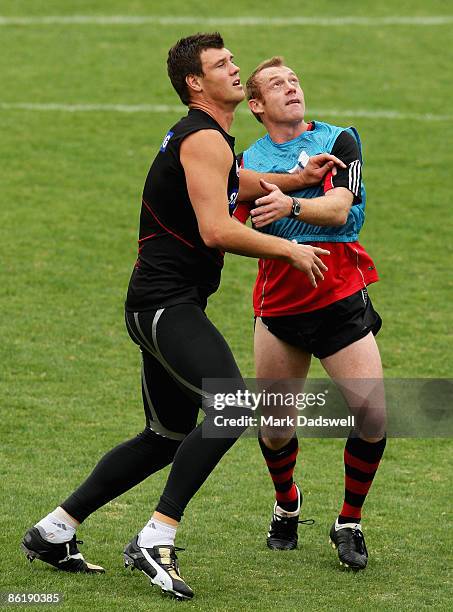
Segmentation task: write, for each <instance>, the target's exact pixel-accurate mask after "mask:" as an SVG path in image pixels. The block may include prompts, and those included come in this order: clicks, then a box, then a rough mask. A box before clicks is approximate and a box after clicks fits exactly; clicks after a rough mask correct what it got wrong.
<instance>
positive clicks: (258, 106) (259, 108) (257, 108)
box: [248, 98, 264, 115]
mask: <svg viewBox="0 0 453 612" xmlns="http://www.w3.org/2000/svg"><path fill="white" fill-rule="evenodd" d="M248 105H249V109H250V110H251V111H252V113H253V114H254V115H262V114H263V112H264V102H262V101H261V100H258V98H251V99H250V100H249V101H248Z"/></svg>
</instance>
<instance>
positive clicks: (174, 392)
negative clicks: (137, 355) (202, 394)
mask: <svg viewBox="0 0 453 612" xmlns="http://www.w3.org/2000/svg"><path fill="white" fill-rule="evenodd" d="M141 353H142V373H141V380H142V397H143V406H144V410H145V417H146V424H147V426H148V427H150V428H151V429H152V430H153V431H154V432H155V433H157V434H159V435H161V436H163V437H166V438H170V439H173V440H183V439H184V437H185V436H186V435H187V434H188V433H190V432H191V431H192V429H193V428H194V427H195V426H196V424H197V416H198V411H199V406H200V401H199V398H197V397H196V396H194V395H190V394H188V393H187V392H186V390H185V389H184V387H183V386H182V385H181V384H179V383H178V382H177V381H176V380H175V378H174V377H173V376H172V375H171V374H169V372H168V371H167V370H166V369H165V368H164V366H163V365H162V364H161V363H160V362H159V361H158V360H157V359H156V357H155V356H154V355H152V354H151V353H149V352H148V351H147V350H145V349H142V351H141Z"/></svg>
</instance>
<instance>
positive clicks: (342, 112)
mask: <svg viewBox="0 0 453 612" xmlns="http://www.w3.org/2000/svg"><path fill="white" fill-rule="evenodd" d="M2 110H3V111H9V110H12V111H15V110H21V111H32V112H33V111H35V112H49V111H50V112H52V111H57V112H64V113H87V112H99V113H178V114H181V115H183V114H185V113H186V112H187V108H186V107H184V106H178V105H176V104H174V105H171V104H132V105H130V104H53V103H52V104H33V103H30V102H17V103H9V102H0V111H2ZM239 112H240V113H241V114H250V111H249V110H248V109H247V108H240V109H239ZM307 115H309V116H310V117H318V116H319V117H321V118H322V117H351V118H354V117H357V118H364V119H395V120H403V121H453V115H439V114H435V113H404V112H399V111H393V110H379V109H376V110H367V109H335V108H324V109H320V108H318V109H309V113H307Z"/></svg>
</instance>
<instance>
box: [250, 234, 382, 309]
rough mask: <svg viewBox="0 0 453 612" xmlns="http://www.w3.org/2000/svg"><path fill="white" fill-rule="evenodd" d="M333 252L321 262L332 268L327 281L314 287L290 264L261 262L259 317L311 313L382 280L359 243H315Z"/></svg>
mask: <svg viewBox="0 0 453 612" xmlns="http://www.w3.org/2000/svg"><path fill="white" fill-rule="evenodd" d="M310 244H311V245H312V246H318V247H321V248H324V249H327V250H328V251H330V255H328V256H325V257H323V256H322V255H321V259H322V260H323V261H324V262H325V263H326V265H327V267H328V268H329V269H328V271H327V272H324V280H323V281H318V286H317V287H312V285H311V284H310V282H309V280H308V277H307V276H306V275H305V274H304V273H303V272H300V271H299V270H296V269H295V268H293V267H292V266H290V265H289V264H287V263H284V262H282V261H280V260H276V259H260V261H259V263H258V275H257V278H256V281H255V286H254V289H253V308H254V311H255V314H256V316H258V317H278V316H285V315H295V314H300V313H302V312H311V311H313V310H319V309H320V308H325V307H326V306H328V305H329V304H332V303H333V302H337V301H338V300H342V299H343V298H346V297H348V296H350V295H352V294H353V293H356V291H359V289H363V288H364V287H366V286H367V285H370V284H371V283H374V282H376V281H377V280H378V278H379V277H378V274H377V272H376V269H375V266H374V263H373V260H372V259H371V257H370V256H369V255H368V253H367V252H366V251H365V249H364V248H363V247H362V246H361V245H360V244H359V243H358V242H311V243H310Z"/></svg>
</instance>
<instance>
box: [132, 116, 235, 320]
mask: <svg viewBox="0 0 453 612" xmlns="http://www.w3.org/2000/svg"><path fill="white" fill-rule="evenodd" d="M199 130H217V131H219V132H220V133H221V134H222V136H223V137H224V138H225V140H226V142H227V143H228V145H229V147H230V148H231V170H230V173H229V176H228V187H227V191H228V192H227V193H226V194H225V195H226V197H227V199H228V202H229V206H230V213H231V214H232V212H233V210H234V207H235V203H236V198H237V194H238V190H239V169H238V165H237V162H236V158H235V155H234V138H233V137H232V136H230V135H229V134H228V133H227V132H225V131H224V130H223V129H222V128H221V127H220V125H219V124H218V123H217V122H216V121H215V120H214V119H213V118H212V117H211V116H210V115H208V114H207V113H205V112H203V111H201V110H198V109H190V110H189V113H188V115H187V116H186V117H184V118H183V119H181V120H180V121H179V122H178V123H177V124H176V125H174V126H173V127H172V128H171V129H170V130H169V132H168V133H167V135H166V136H165V138H164V140H163V142H162V146H161V148H160V150H159V152H158V154H157V156H156V158H155V159H154V162H153V164H152V166H151V168H150V170H149V172H148V176H147V178H146V182H145V187H144V190H143V199H142V208H141V214H140V234H139V241H138V243H139V249H138V251H139V252H138V259H137V261H136V264H135V267H134V270H133V272H132V276H131V279H130V282H129V288H128V292H127V299H126V309H127V310H128V311H143V310H153V309H157V308H163V307H167V306H174V305H175V304H183V303H195V304H198V305H200V306H201V307H202V308H205V307H206V303H207V299H208V297H209V295H211V294H212V293H214V292H215V291H216V290H217V288H218V286H219V283H220V274H221V270H222V267H223V253H222V252H221V251H219V250H217V249H212V248H208V247H207V246H206V245H205V244H204V242H203V240H202V238H201V236H200V232H199V230H198V223H197V218H196V216H195V212H194V210H193V207H192V204H191V202H190V198H189V194H188V191H187V184H186V178H185V174H184V168H183V167H182V164H181V162H180V159H179V151H180V146H181V143H182V141H183V140H184V138H186V137H187V136H188V135H189V134H192V133H193V132H197V131H199ZM206 164H209V160H208V159H207V160H206Z"/></svg>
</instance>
